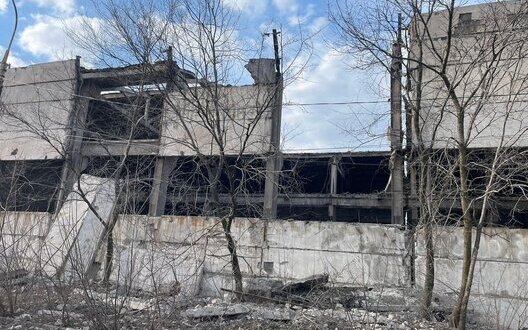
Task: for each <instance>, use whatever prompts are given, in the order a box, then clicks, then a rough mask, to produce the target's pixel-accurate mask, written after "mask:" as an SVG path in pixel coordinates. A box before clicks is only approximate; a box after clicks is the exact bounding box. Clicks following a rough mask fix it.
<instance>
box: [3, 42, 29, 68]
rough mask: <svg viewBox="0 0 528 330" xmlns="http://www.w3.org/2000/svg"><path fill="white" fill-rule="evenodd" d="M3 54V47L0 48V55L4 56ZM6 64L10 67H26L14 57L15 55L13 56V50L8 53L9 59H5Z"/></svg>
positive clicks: (18, 58) (24, 63) (23, 62)
mask: <svg viewBox="0 0 528 330" xmlns="http://www.w3.org/2000/svg"><path fill="white" fill-rule="evenodd" d="M4 52H5V47H2V46H0V54H2V56H3V54H4ZM7 63H8V64H10V65H11V67H12V68H13V67H19V66H26V65H27V63H26V62H25V61H24V60H22V59H21V58H20V57H18V56H16V55H15V54H13V50H11V52H9V57H8V58H7Z"/></svg>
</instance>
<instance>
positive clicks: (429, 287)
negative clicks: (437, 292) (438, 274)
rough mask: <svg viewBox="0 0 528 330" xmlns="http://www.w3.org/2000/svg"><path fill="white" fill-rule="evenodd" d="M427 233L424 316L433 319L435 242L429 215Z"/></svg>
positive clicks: (423, 297) (425, 230) (423, 300)
mask: <svg viewBox="0 0 528 330" xmlns="http://www.w3.org/2000/svg"><path fill="white" fill-rule="evenodd" d="M424 234H425V281H424V288H423V296H422V306H421V307H422V317H423V318H425V319H426V320H431V318H432V312H431V301H432V299H433V289H434V279H435V265H434V244H433V243H434V242H433V224H432V219H430V216H428V219H426V223H425V226H424Z"/></svg>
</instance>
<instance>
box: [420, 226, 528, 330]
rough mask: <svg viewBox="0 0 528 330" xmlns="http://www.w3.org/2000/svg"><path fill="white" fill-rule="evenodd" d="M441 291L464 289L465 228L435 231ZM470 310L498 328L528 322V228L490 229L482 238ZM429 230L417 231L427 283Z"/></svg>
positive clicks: (439, 287) (517, 325)
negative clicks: (427, 239)
mask: <svg viewBox="0 0 528 330" xmlns="http://www.w3.org/2000/svg"><path fill="white" fill-rule="evenodd" d="M434 240H435V257H436V261H435V267H436V271H435V275H436V278H435V291H436V292H438V293H441V294H447V295H449V294H453V293H454V292H455V291H456V290H458V289H459V285H460V279H461V270H462V256H463V241H464V237H463V229H462V228H459V227H439V228H437V229H436V230H435V234H434ZM480 245H481V248H480V252H479V258H478V260H479V261H478V262H477V265H476V268H475V278H474V282H473V287H472V298H471V300H470V308H472V309H474V310H475V311H476V312H477V313H478V316H479V317H480V318H482V319H484V321H486V323H488V324H493V325H496V326H497V329H499V328H500V329H505V328H514V329H521V328H524V327H527V326H528V282H527V275H526V274H528V230H526V229H508V228H485V230H484V233H483V235H482V240H481V243H480ZM424 256H425V244H424V240H423V232H421V231H418V232H417V244H416V278H417V284H418V285H421V284H422V283H423V278H424V272H425V259H424Z"/></svg>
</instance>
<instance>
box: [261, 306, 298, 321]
mask: <svg viewBox="0 0 528 330" xmlns="http://www.w3.org/2000/svg"><path fill="white" fill-rule="evenodd" d="M262 318H263V319H265V320H270V321H280V322H289V321H292V320H293V319H294V318H295V312H293V311H291V310H287V309H279V310H268V309H266V310H264V311H262Z"/></svg>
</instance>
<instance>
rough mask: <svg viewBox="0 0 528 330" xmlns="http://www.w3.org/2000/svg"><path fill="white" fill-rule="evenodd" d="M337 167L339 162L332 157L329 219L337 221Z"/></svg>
mask: <svg viewBox="0 0 528 330" xmlns="http://www.w3.org/2000/svg"><path fill="white" fill-rule="evenodd" d="M337 165H338V160H337V158H336V157H335V156H334V157H332V162H331V163H330V205H328V218H330V220H332V221H335V219H336V206H335V198H334V197H336V195H337Z"/></svg>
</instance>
